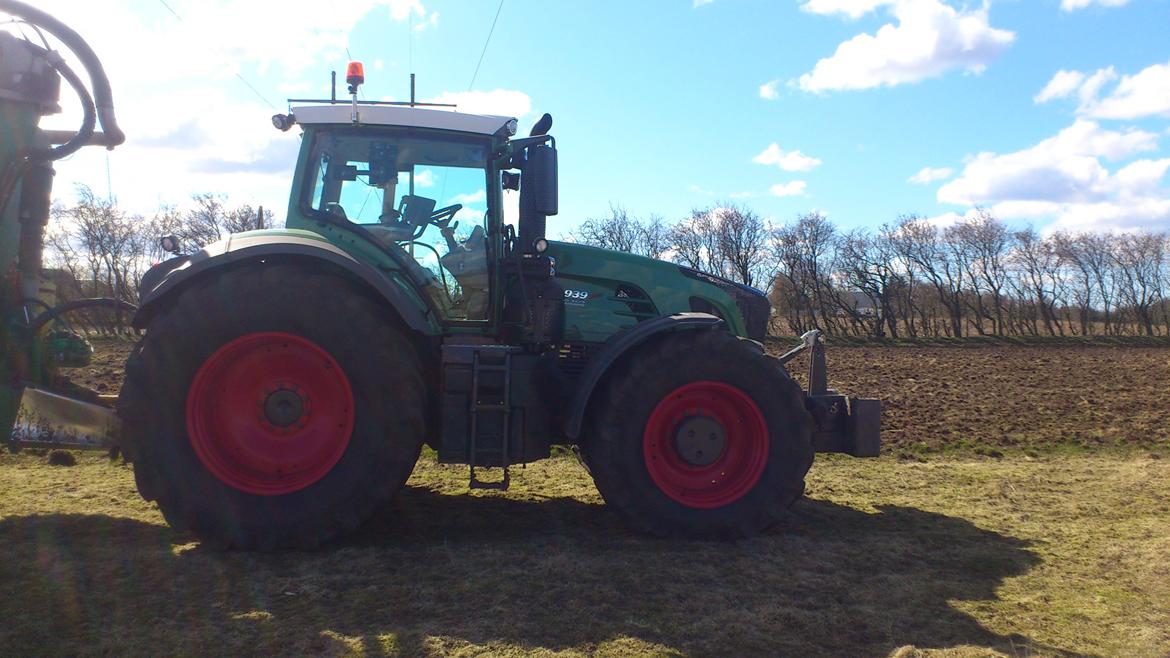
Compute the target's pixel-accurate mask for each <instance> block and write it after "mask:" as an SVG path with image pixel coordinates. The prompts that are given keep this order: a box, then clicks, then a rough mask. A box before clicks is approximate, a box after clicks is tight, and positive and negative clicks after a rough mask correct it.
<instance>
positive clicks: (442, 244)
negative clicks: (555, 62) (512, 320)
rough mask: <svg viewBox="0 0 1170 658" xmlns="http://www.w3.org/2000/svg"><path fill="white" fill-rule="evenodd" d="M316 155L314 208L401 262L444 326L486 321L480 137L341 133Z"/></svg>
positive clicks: (324, 137) (325, 136) (325, 138)
mask: <svg viewBox="0 0 1170 658" xmlns="http://www.w3.org/2000/svg"><path fill="white" fill-rule="evenodd" d="M313 150H314V152H313V159H312V163H313V165H312V166H313V167H314V171H313V176H314V178H313V185H312V186H311V187H310V188H309V193H310V194H311V195H312V197H311V198H310V199H307V200H306V201H308V205H309V206H310V207H311V208H312V209H313V210H314V211H316V212H319V213H325V214H328V215H331V216H332V217H334V218H337V219H341V220H344V221H347V222H351V223H353V224H357V225H359V226H361V227H363V228H364V229H366V231H367V232H369V233H370V234H372V235H374V236H375V238H377V239H378V240H379V241H380V242H381V243H382V244H383V246H385V247H387V248H388V249H391V250H393V251H396V252H398V253H400V254H402V255H404V256H405V258H404V259H403V261H404V262H406V263H407V265H408V267H409V268H410V270H411V274H412V278H414V279H415V280H416V281H417V282H419V283H420V284H421V285H422V286H423V287H424V289H425V292H426V294H427V295H428V296H429V297H430V298H431V300H432V301H433V302H434V303H435V305H436V306H437V307H438V308H439V309H441V311H442V312H443V313H444V315H445V316H446V317H447V318H448V319H452V320H486V319H487V316H488V300H489V299H490V295H489V290H488V288H489V276H488V258H487V257H488V252H487V249H488V244H487V228H488V226H487V217H488V205H487V204H488V193H487V192H488V186H487V181H488V178H487V157H488V144H487V142H486V140H481V139H474V138H459V137H451V136H437V135H436V136H426V137H420V136H417V134H402V135H395V134H394V133H392V132H387V133H373V134H371V133H369V132H363V133H355V132H351V131H345V130H338V131H335V132H322V133H318V135H317V138H316V140H315V142H314V149H313Z"/></svg>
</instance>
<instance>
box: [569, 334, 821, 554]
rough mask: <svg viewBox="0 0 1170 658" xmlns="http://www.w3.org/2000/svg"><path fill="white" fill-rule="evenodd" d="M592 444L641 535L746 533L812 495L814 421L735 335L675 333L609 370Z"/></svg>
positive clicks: (603, 488) (617, 501)
mask: <svg viewBox="0 0 1170 658" xmlns="http://www.w3.org/2000/svg"><path fill="white" fill-rule="evenodd" d="M590 412H591V418H590V419H589V421H590V422H589V426H588V430H589V435H588V436H586V437H585V438H584V440H583V443H584V447H585V452H586V458H587V460H588V463H589V467H590V470H591V472H592V473H593V478H594V481H595V482H596V484H597V488H598V490H599V491H600V492H601V495H602V497H603V498H605V500H606V502H607V503H608V504H609V505H611V506H613V507H614V508H616V509H617V510H618V511H619V512H620V513H621V514H622V516H624V517H625V518H626V520H627V521H628V522H629V523H630V524H631V525H632V526H634V527H635V528H637V529H639V530H642V531H645V532H649V533H651V534H656V535H662V536H672V537H678V536H683V537H746V536H751V535H754V534H756V533H757V532H759V531H760V530H762V529H764V528H766V527H767V526H769V525H771V524H772V523H773V522H774V521H776V520H777V519H778V518H780V516H781V515H782V514H783V513H784V512H785V511H786V510H787V509H788V508H789V507H790V506H791V505H792V503H793V502H795V501H796V500H797V499H798V498H799V497H800V495H801V494H802V493H803V492H804V476H805V474H806V473H807V472H808V469H809V467H810V466H811V465H812V460H813V449H812V419H811V417H810V415H809V413H808V412H807V411H806V410H805V408H804V395H803V393H802V392H801V390H800V388H799V387H798V386H797V385H796V383H795V382H793V381H792V380H791V379H790V378H789V377H788V375H787V373H786V372H785V371H784V370H783V369H782V368H780V367H779V366H777V365H776V364H775V362H774V361H773V360H772V359H769V358H768V357H766V356H764V355H763V354H761V353H759V351H758V350H757V349H755V348H754V347H752V346H750V345H749V344H747V343H745V342H743V341H741V340H739V339H737V338H735V337H734V336H731V335H730V334H727V333H726V332H723V331H705V332H687V333H682V334H674V335H669V336H666V337H663V338H661V339H659V340H657V341H656V342H653V343H651V344H650V345H648V346H647V347H645V348H642V349H640V350H639V353H637V354H635V355H634V356H633V357H630V358H629V359H628V360H627V361H625V362H624V363H622V364H620V365H619V366H617V367H616V368H615V370H614V372H612V373H610V374H609V375H607V377H606V379H605V382H604V384H603V388H602V390H601V392H600V397H599V399H597V400H596V401H595V402H594V403H593V404H592V405H591V406H590Z"/></svg>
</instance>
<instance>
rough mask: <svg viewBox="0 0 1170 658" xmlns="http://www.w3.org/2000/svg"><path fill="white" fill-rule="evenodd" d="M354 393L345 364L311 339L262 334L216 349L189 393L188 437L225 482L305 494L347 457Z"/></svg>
mask: <svg viewBox="0 0 1170 658" xmlns="http://www.w3.org/2000/svg"><path fill="white" fill-rule="evenodd" d="M353 427H354V398H353V390H352V389H351V388H350V386H349V380H348V379H347V378H346V376H345V372H344V371H343V370H342V368H341V366H340V365H339V364H338V363H337V361H335V360H334V359H333V357H332V356H331V355H330V354H329V352H327V351H325V349H324V348H322V347H321V346H319V345H317V344H316V343H314V342H312V341H310V340H309V339H307V338H304V337H301V336H296V335H293V334H288V333H281V332H256V333H251V334H246V335H244V336H241V337H239V338H237V339H235V340H232V341H230V342H228V343H227V344H225V345H223V346H222V347H220V348H219V349H218V350H216V351H215V352H214V353H212V354H211V355H210V356H209V357H208V358H207V360H206V361H204V363H203V365H202V366H201V367H200V368H199V370H198V371H197V372H196V373H195V377H194V379H193V380H192V382H191V387H190V390H189V392H188V394H187V435H188V437H189V438H190V441H191V447H192V449H193V450H194V451H195V455H196V456H197V457H198V458H199V460H200V461H201V462H203V465H204V466H205V467H206V468H207V471H208V472H209V473H210V474H211V475H213V476H214V477H216V478H217V479H218V480H219V481H220V482H223V483H224V484H226V485H228V486H231V487H234V488H236V489H238V490H240V491H244V492H247V493H250V494H256V495H261V496H279V495H283V494H289V493H293V492H294V491H300V490H301V489H304V488H306V487H308V486H310V485H312V484H313V483H315V482H317V481H318V480H320V479H321V478H323V477H325V475H326V474H327V473H329V472H330V471H331V470H332V469H333V467H334V465H336V464H337V463H338V461H339V460H340V459H341V457H342V455H343V454H345V451H346V448H347V446H348V445H349V439H350V434H351V433H352V432H353Z"/></svg>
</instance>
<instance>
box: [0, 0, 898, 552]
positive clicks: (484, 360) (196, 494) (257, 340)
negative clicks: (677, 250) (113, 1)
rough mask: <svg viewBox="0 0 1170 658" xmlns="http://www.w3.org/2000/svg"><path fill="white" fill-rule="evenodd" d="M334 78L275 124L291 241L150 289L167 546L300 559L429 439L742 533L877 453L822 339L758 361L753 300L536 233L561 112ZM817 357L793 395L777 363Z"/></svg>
mask: <svg viewBox="0 0 1170 658" xmlns="http://www.w3.org/2000/svg"><path fill="white" fill-rule="evenodd" d="M0 2H2V3H3V4H8V5H13V4H19V3H13V2H12V1H11V0H0ZM346 78H347V82H348V83H349V85H350V87H349V92H350V98H349V99H347V100H342V101H340V102H338V101H337V100H334V99H329V100H324V101H296V102H297V103H299V104H297V105H295V106H293V107H290V112H289V114H280V115H276V116H275V117H273V123H274V124H275V126H276V128H278V129H281V130H291V129H294V128H299V129H300V130H301V131H303V136H302V139H301V148H300V155H299V159H298V161H297V166H296V170H295V175H294V179H293V181H292V185H291V192H290V197H289V205H288V213H287V219H286V223H285V228H283V229H277V230H261V231H251V232H247V233H241V234H235V235H232V236H230V237H229V238H228V239H226V240H224V241H222V242H218V243H216V244H212V245H207V246H204V247H203V248H202V249H200V250H198V251H196V252H195V253H192V254H188V255H178V254H179V253H180V252H181V251H182V249H181V247H180V245H178V244H177V241H176V240H175V239H173V238H170V237H168V238H164V240H163V243H164V247H166V248H168V249H170V250H172V251H173V253H175V254H176V255H175V256H174V257H173V258H170V259H168V260H165V261H163V262H162V263H159V264H158V265H156V266H155V267H153V268H152V269H151V270H149V271H148V272H147V274H146V275H145V276H144V277H143V279H142V281H141V283H140V285H139V295H140V304H139V307H138V309H137V310H136V312H135V315H134V318H133V323H134V325H135V326H136V327H138V328H139V329H142V330H144V332H145V333H144V335H143V337H142V339H141V341H140V342H139V343H138V345H137V346H136V347H135V349H134V351H133V353H132V355H131V356H130V358H129V360H128V362H127V364H126V378H125V384H124V386H123V388H122V390H121V393H120V395H119V397H118V400H117V405H116V409H117V416H118V417H119V418H120V422H121V428H120V431H119V433H118V442H119V445H120V448H121V450H122V452H123V454H124V455H125V457H126V458H127V459H128V460H129V461H131V462H132V463H133V466H134V474H135V479H136V482H137V486H138V489H139V491H140V492H141V494H142V495H143V496H144V497H145V498H146V499H148V500H154V501H157V503H158V505H159V508H160V509H161V510H162V513H163V514H164V516H165V517H166V519H167V521H168V522H169V523H171V524H172V525H173V526H175V527H176V528H179V529H184V530H189V531H191V532H193V533H194V534H195V535H197V536H198V537H199V538H201V540H203V541H204V542H206V543H207V544H209V545H215V546H220V547H238V548H250V549H274V548H282V547H313V546H317V545H319V544H320V543H322V542H324V541H327V540H330V539H331V538H333V537H336V536H338V535H340V534H342V533H345V532H347V531H350V530H352V529H354V528H356V527H358V526H359V525H360V524H362V523H363V522H364V521H365V520H366V519H368V518H369V517H370V516H371V515H372V514H373V513H374V512H375V510H376V509H377V508H379V507H380V506H382V505H383V504H384V503H386V501H387V500H389V499H390V498H391V497H392V496H393V495H394V494H395V492H396V491H397V490H398V489H400V488H401V487H402V486H403V484H404V483H405V481H406V479H407V477H408V476H409V475H410V473H411V470H412V469H413V467H414V464H415V462H416V460H417V459H418V457H419V454H420V451H421V450H422V447H423V446H424V445H428V446H430V447H431V448H432V449H434V451H435V452H436V453H437V456H438V459H439V461H441V462H444V463H456V464H467V465H469V467H470V473H469V478H470V479H469V481H470V486H471V487H472V488H494V489H504V488H506V487H507V486H508V483H509V477H508V468H509V466H512V465H517V464H524V463H528V462H532V461H535V460H539V459H543V458H546V457H549V456H550V454H551V452H552V448H553V446H555V445H565V446H576V447H578V448H579V455H580V457H581V459H582V462H583V463H584V465H585V466H586V468H587V469H588V470H589V472H590V473H591V474H592V476H593V478H594V480H595V482H596V484H597V487H598V490H599V491H600V492H601V494H602V496H603V497H604V498H605V500H606V502H607V503H608V504H609V505H610V506H612V507H613V508H614V509H615V510H617V512H618V513H620V514H621V515H622V516H623V517H624V518H625V519H626V521H628V522H629V524H630V525H631V526H632V527H633V528H635V529H637V530H640V531H644V532H647V533H651V534H655V535H661V536H672V537H743V536H749V535H752V534H753V533H756V532H758V531H760V530H761V529H763V528H765V527H767V526H768V525H769V524H771V523H772V522H774V521H775V520H776V519H777V518H779V517H780V516H781V515H782V514H783V513H784V512H785V511H786V510H787V509H788V507H789V506H791V505H792V503H793V502H794V501H796V500H797V499H798V498H799V497H800V495H801V494H802V492H803V489H804V477H805V474H806V473H807V471H808V470H809V468H810V466H811V464H812V461H813V456H814V453H815V452H817V451H822V452H843V453H848V454H852V455H856V456H875V455H876V454H877V453H878V446H879V437H878V426H879V407H878V403H877V401H876V400H862V399H855V398H848V397H845V396H843V395H840V394H838V393H837V392H835V391H831V390H828V389H827V386H826V377H825V359H824V352H823V347H822V344H821V342H820V339H819V335H818V334H816V333H815V332H814V333H810V334H808V335H806V336H805V337H804V340H803V342H802V344H801V345H800V346H799V347H797V348H795V349H794V350H792V351H791V352H789V353H788V354H786V355H784V356H782V357H779V358H776V357H772V356H769V355H767V354H765V352H764V350H763V348H762V341H763V340H764V338H765V334H766V331H767V326H768V323H769V319H770V314H771V309H770V306H769V303H768V301H767V298H766V297H765V295H764V293H762V292H760V291H758V290H755V289H753V288H749V287H747V286H743V285H740V284H737V283H734V282H732V281H728V280H726V279H723V278H721V277H718V276H713V275H711V274H707V273H703V272H698V271H695V270H692V269H689V268H686V267H682V266H679V265H676V264H673V263H669V262H664V261H658V260H652V259H648V258H641V257H637V256H633V255H630V254H626V253H618V252H613V251H606V250H602V249H597V248H593V247H588V246H584V245H579V244H572V243H567V242H557V241H552V240H548V239H547V238H546V235H545V226H546V219H547V217H548V216H550V215H556V214H557V211H558V202H557V199H558V194H557V151H556V142H555V140H554V139H553V137H552V136H551V135H549V134H548V131H549V129H550V127H551V124H552V120H551V118H550V117H549V116H548V115H545V116H544V117H543V118H541V120H539V121H538V122H537V123H536V125H535V127H534V128H533V129H532V132H531V134H530V135H528V136H526V137H517V136H516V135H515V133H516V129H517V122H516V120H515V119H514V118H511V117H503V116H485V115H474V114H466V113H459V112H454V111H449V110H448V109H443V108H435V107H427V106H423V105H422V104H416V103H405V104H395V103H373V102H358V100H357V89H358V86H359V85H361V84H362V83H363V82H364V80H363V77H362V75H361V70H360V65H357V64H356V63H355V64H353V65H351V66H350V70H349V71H347V76H346ZM335 97H336V94H334V98H335ZM513 195H517V196H518V205H519V219H518V222H517V225H516V229H515V230H513V227H512V226H511V225H510V224H507V223H505V221H504V208H505V205H506V204H507V202H508V201H509V200H511V199H512V197H513ZM10 351H11V350H10ZM804 351H807V352H808V353H809V354H810V359H809V361H810V364H811V365H810V373H809V384H808V390H807V391H806V390H801V388H800V387H799V386H798V385H797V384H796V383H795V382H794V381H793V380H792V379H791V378H790V377H789V375H788V373H787V371H786V370H785V367H784V364H785V363H786V362H787V361H788V360H790V359H791V358H793V357H794V356H796V355H797V354H799V353H801V352H804ZM487 468H493V469H498V470H495V471H492V472H491V475H492V476H493V477H491V479H488V474H487V472H485V470H483V469H487ZM477 469H478V470H477Z"/></svg>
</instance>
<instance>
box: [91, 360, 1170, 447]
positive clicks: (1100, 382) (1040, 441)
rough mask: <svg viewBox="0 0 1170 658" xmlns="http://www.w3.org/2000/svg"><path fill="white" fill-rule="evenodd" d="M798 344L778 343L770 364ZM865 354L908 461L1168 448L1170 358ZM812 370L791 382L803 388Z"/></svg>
mask: <svg viewBox="0 0 1170 658" xmlns="http://www.w3.org/2000/svg"><path fill="white" fill-rule="evenodd" d="M92 342H93V343H94V350H95V354H94V359H93V363H92V364H91V365H89V366H87V367H85V368H78V369H75V370H72V371H69V376H70V378H71V379H72V380H73V381H74V382H76V383H78V384H82V385H84V386H88V387H90V388H92V389H94V390H96V391H98V392H99V393H103V394H116V393H117V392H118V388H119V387H120V386H121V378H122V366H123V364H124V363H125V361H126V357H127V355H129V353H130V350H131V349H132V348H133V342H131V341H129V340H122V339H95V340H94V341H92ZM791 344H792V342H791V341H782V340H773V341H770V342H769V344H768V345H767V349H768V351H769V352H772V353H774V354H780V353H782V352H784V351H786V350H787V349H788V348H789V347H790V346H791ZM961 345H962V343H958V344H956V346H950V347H923V346H886V345H883V346H868V347H866V346H863V347H854V346H849V347H841V346H837V347H834V346H833V345H831V344H830V346H829V347H828V348H827V349H826V354H827V360H828V369H829V385H830V387H833V388H836V389H838V390H840V391H842V392H843V393H846V394H848V395H854V396H858V397H877V398H879V399H881V401H882V443H883V449H884V450H885V451H887V452H890V453H893V454H897V455H900V456H903V457H915V456H921V455H924V454H927V453H935V452H945V451H951V450H958V451H964V452H975V453H981V454H985V455H987V456H991V457H995V456H999V454H1001V452H1002V451H1005V450H1006V451H1023V452H1031V451H1050V450H1054V449H1066V448H1074V449H1081V448H1090V449H1093V448H1103V447H1105V448H1109V447H1118V448H1120V447H1138V448H1150V449H1158V448H1166V447H1170V386H1167V382H1170V348H1167V347H1144V346H1089V345H1085V346H1055V345H1044V346H1017V345H980V344H975V345H974V346H970V347H963V346H961ZM807 367H808V365H807V361H806V360H805V359H804V358H798V359H796V360H795V361H793V362H792V363H790V364H789V370H790V371H791V372H792V373H793V375H794V376H795V377H796V378H797V379H798V380H800V381H802V383H803V381H804V379H805V376H804V373H805V370H806V369H807Z"/></svg>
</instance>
